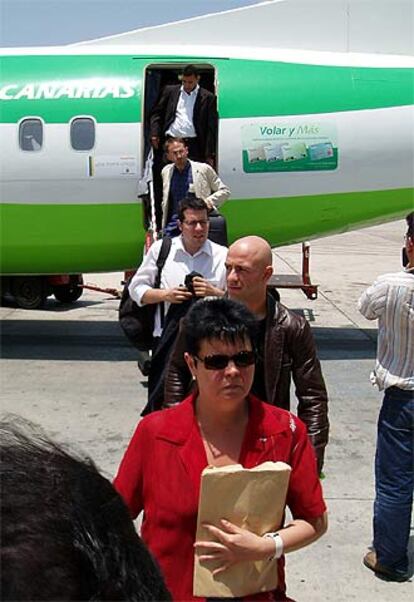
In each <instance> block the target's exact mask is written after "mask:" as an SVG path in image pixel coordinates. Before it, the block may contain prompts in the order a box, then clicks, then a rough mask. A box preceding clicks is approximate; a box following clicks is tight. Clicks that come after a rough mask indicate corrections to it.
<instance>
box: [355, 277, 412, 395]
mask: <svg viewBox="0 0 414 602" xmlns="http://www.w3.org/2000/svg"><path fill="white" fill-rule="evenodd" d="M358 309H359V311H360V312H361V314H362V315H363V316H365V317H366V318H367V319H368V320H376V319H378V349H377V361H376V364H375V373H374V378H373V379H372V380H373V382H374V383H375V384H377V385H378V387H379V389H380V390H382V389H387V388H388V387H394V386H395V387H399V388H400V389H408V390H411V391H412V390H414V273H412V270H411V273H410V271H409V270H404V271H401V272H396V273H393V274H384V275H383V276H379V277H378V279H377V280H376V281H375V282H374V284H373V285H372V286H370V287H369V288H368V289H367V290H366V291H365V292H364V293H363V294H362V296H361V298H360V300H359V301H358Z"/></svg>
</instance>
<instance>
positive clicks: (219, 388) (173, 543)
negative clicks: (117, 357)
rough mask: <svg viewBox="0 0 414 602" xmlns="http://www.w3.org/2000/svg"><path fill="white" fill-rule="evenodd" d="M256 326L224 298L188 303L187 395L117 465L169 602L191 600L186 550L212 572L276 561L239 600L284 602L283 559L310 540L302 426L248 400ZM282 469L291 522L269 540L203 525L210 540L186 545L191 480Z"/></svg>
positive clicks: (310, 460) (190, 561)
mask: <svg viewBox="0 0 414 602" xmlns="http://www.w3.org/2000/svg"><path fill="white" fill-rule="evenodd" d="M255 327H256V322H255V319H254V317H253V316H252V314H251V313H250V312H249V311H248V310H247V309H246V308H245V307H244V306H242V305H240V304H239V303H236V302H235V301H231V300H229V299H212V298H210V299H205V300H202V301H199V302H197V303H196V304H195V305H194V306H193V308H192V309H191V310H190V312H189V313H188V314H187V317H186V329H185V330H186V333H187V352H186V354H185V358H186V362H187V364H188V366H189V368H190V370H191V373H192V375H193V377H194V378H195V380H196V381H197V389H198V391H197V393H195V394H194V395H192V396H190V397H188V398H187V399H185V400H184V401H183V402H182V403H180V404H178V405H177V406H175V407H173V408H170V409H168V410H163V411H160V412H154V413H153V414H150V415H149V416H146V417H145V418H144V419H142V420H141V421H140V422H139V424H138V427H137V429H136V431H135V433H134V435H133V437H132V439H131V442H130V444H129V446H128V449H127V451H126V453H125V456H124V458H123V460H122V462H121V465H120V468H119V471H118V475H117V477H116V479H115V483H114V484H115V487H116V489H117V490H118V491H119V493H120V494H121V495H122V496H123V498H124V500H125V502H126V504H127V505H128V507H129V510H130V513H131V515H132V517H133V518H136V517H137V516H138V514H139V513H140V512H141V511H142V510H143V511H144V517H143V523H142V537H143V539H144V541H145V542H146V544H147V545H148V547H149V549H150V550H151V552H152V554H153V555H154V557H155V558H156V559H157V561H158V563H159V565H160V567H161V571H162V572H163V574H164V577H165V580H166V583H167V587H168V588H169V590H170V592H171V593H172V596H173V599H174V600H177V601H178V600H202V598H196V597H194V596H193V569H194V550H195V549H196V551H197V553H198V554H199V556H200V560H203V558H204V559H209V558H214V560H216V561H218V562H219V566H220V568H219V569H218V571H224V570H226V568H227V567H229V566H231V565H233V564H234V563H237V562H241V561H245V560H262V559H265V558H270V557H272V556H276V557H277V558H279V560H278V588H277V590H274V591H272V592H265V593H263V592H262V593H259V594H254V595H250V596H249V597H248V599H249V600H288V598H287V597H286V586H285V580H284V554H285V553H288V552H293V551H294V550H298V549H299V548H302V547H304V546H306V545H309V544H310V543H312V542H313V541H315V540H316V539H318V538H319V537H320V536H321V535H322V534H323V533H324V532H325V531H326V528H327V518H326V507H325V503H324V500H323V497H322V489H321V486H320V482H319V479H318V475H317V470H316V459H315V454H314V451H313V448H312V446H311V444H310V443H309V442H308V438H307V435H306V428H305V426H304V424H303V423H302V422H301V421H300V420H299V419H298V418H296V417H295V416H294V415H292V414H291V413H290V412H287V411H286V410H282V409H280V408H276V407H274V406H270V405H268V404H266V403H263V402H261V401H259V400H258V399H256V398H254V397H252V396H250V395H249V391H250V388H251V385H252V382H253V376H254V362H255V353H254V349H253V345H252V341H253V339H254V333H255ZM267 460H271V461H274V462H276V461H282V462H286V463H287V464H289V465H290V466H291V469H292V470H291V475H290V481H289V487H288V493H287V500H286V505H287V506H288V507H289V509H290V511H291V514H292V517H293V520H292V521H291V522H290V523H289V524H286V525H284V526H283V527H282V528H280V529H279V530H278V532H277V534H276V533H275V534H274V537H259V536H258V535H255V534H254V533H251V532H249V531H247V530H246V529H241V528H238V527H236V526H235V525H232V524H231V523H229V522H227V521H224V520H223V521H222V523H221V524H220V525H219V526H213V525H211V526H210V527H209V529H210V531H211V533H213V534H214V536H215V539H216V541H215V542H197V543H196V542H195V533H196V524H197V509H198V497H199V489H200V477H201V472H202V470H203V469H204V468H205V467H206V466H207V465H213V466H225V465H227V464H236V463H240V464H242V465H243V466H244V467H245V468H252V467H254V466H257V465H258V464H261V463H262V462H265V461H267Z"/></svg>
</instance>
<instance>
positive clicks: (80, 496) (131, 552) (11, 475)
mask: <svg viewBox="0 0 414 602" xmlns="http://www.w3.org/2000/svg"><path fill="white" fill-rule="evenodd" d="M0 451H1V473H0V474H1V517H2V521H1V595H2V600H5V601H6V600H10V601H11V600H130V601H140V600H142V601H144V600H154V601H155V600H170V599H171V598H170V595H169V593H168V591H167V590H166V588H165V586H164V584H163V580H162V577H161V575H160V572H159V570H158V568H157V567H156V565H155V563H154V561H153V559H152V557H151V556H150V554H149V552H148V551H147V549H146V547H145V545H144V544H143V543H142V541H141V540H140V538H139V537H138V535H137V533H136V532H135V529H134V526H133V523H132V520H131V518H130V516H129V514H128V510H127V508H126V506H125V504H124V502H123V501H122V499H121V497H120V496H119V494H118V493H117V492H116V491H115V490H114V488H113V487H112V485H111V483H110V482H109V481H108V480H107V479H105V478H104V477H103V476H101V475H100V473H99V472H98V470H97V468H96V467H95V465H94V464H93V462H92V461H91V460H90V459H88V458H84V457H81V456H77V455H74V454H73V452H69V451H66V450H65V449H63V447H61V446H59V445H57V444H56V443H54V442H53V441H51V440H50V439H48V438H47V437H46V436H45V435H44V434H43V432H42V431H41V430H40V429H39V428H37V427H35V426H34V425H32V424H30V423H28V422H26V421H23V420H21V419H20V420H19V419H16V418H14V419H10V420H3V421H2V422H1V423H0Z"/></svg>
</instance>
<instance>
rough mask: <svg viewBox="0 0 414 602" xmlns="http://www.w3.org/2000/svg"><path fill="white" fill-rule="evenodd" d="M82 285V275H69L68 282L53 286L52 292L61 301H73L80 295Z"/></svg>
mask: <svg viewBox="0 0 414 602" xmlns="http://www.w3.org/2000/svg"><path fill="white" fill-rule="evenodd" d="M82 285H83V278H82V276H70V281H69V283H68V284H60V285H59V286H54V287H53V294H54V296H55V298H56V299H57V300H58V301H60V302H61V303H74V302H75V301H77V300H78V299H79V298H80V297H81V296H82V293H83V288H82Z"/></svg>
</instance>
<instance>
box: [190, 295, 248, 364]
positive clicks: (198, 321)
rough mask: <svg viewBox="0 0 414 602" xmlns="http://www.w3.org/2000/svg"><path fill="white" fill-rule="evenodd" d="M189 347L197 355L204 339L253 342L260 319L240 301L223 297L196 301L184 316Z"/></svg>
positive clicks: (191, 352) (192, 353)
mask: <svg viewBox="0 0 414 602" xmlns="http://www.w3.org/2000/svg"><path fill="white" fill-rule="evenodd" d="M184 330H185V339H186V351H188V353H190V354H191V355H197V354H198V352H199V350H200V346H201V343H202V341H211V340H213V339H219V340H220V341H225V342H226V343H232V344H233V343H235V342H236V341H240V340H246V339H247V340H249V341H250V342H251V343H252V346H254V339H255V336H256V332H257V320H256V318H255V317H254V315H253V314H252V313H251V312H250V311H249V310H248V309H247V307H245V306H244V305H242V304H241V303H238V302H237V301H233V300H231V299H226V298H223V297H220V298H219V297H207V298H206V299H201V300H200V301H197V303H195V304H194V305H193V306H192V308H191V309H190V311H189V312H188V314H187V315H186V317H185V329H184Z"/></svg>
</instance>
